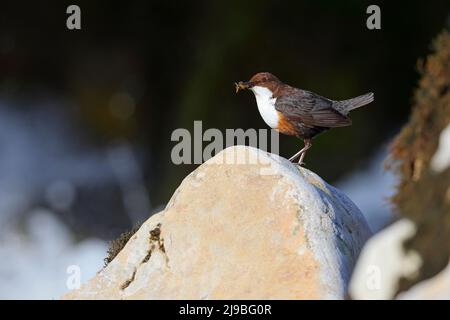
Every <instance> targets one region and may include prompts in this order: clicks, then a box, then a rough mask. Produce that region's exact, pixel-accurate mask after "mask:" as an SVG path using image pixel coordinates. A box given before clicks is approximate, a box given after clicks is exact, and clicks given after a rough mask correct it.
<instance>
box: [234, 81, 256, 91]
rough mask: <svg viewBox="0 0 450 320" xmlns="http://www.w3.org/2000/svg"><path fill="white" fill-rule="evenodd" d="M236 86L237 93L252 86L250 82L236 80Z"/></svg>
mask: <svg viewBox="0 0 450 320" xmlns="http://www.w3.org/2000/svg"><path fill="white" fill-rule="evenodd" d="M234 85H235V87H236V93H238V92H239V90H244V89H250V88H251V87H252V85H251V83H250V82H242V81H239V82H235V83H234Z"/></svg>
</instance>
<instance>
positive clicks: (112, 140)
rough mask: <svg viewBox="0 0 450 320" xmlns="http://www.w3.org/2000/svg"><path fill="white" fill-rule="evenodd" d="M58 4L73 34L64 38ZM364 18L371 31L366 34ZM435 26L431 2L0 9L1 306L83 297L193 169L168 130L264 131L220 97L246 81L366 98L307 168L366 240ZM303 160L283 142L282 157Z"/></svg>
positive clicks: (438, 14)
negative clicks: (357, 214) (72, 294)
mask: <svg viewBox="0 0 450 320" xmlns="http://www.w3.org/2000/svg"><path fill="white" fill-rule="evenodd" d="M70 4H77V5H78V6H80V8H81V26H82V29H81V30H68V29H67V28H66V19H67V17H68V14H66V8H67V7H68V6H69V5H70ZM369 4H378V5H379V6H380V7H381V26H382V29H381V30H368V29H367V28H366V19H367V17H368V14H366V8H367V6H368V5H369ZM449 14H450V4H449V2H448V1H438V0H435V1H427V2H424V1H409V2H405V3H399V2H394V1H391V2H388V1H385V2H381V1H374V2H373V1H371V2H367V1H356V0H349V1H345V2H344V1H332V0H321V1H306V0H303V1H291V2H287V1H276V2H275V1H265V0H258V1H256V0H254V1H235V0H228V1H195V2H193V1H184V2H181V1H120V2H119V1H106V0H97V1H71V2H68V1H39V2H28V1H27V2H25V1H18V0H16V1H10V0H4V1H2V2H1V4H0V298H3V299H5V298H6V299H10V298H33V299H34V298H44V299H47V298H58V297H59V296H60V295H61V294H62V293H63V292H65V291H67V290H68V289H67V286H66V280H67V277H68V274H67V273H66V271H67V267H68V266H70V265H77V266H79V267H80V270H81V280H82V281H83V282H84V281H86V280H87V279H88V278H90V277H91V276H93V275H94V274H95V272H97V271H98V270H99V269H101V267H102V266H103V258H104V257H105V256H106V250H107V243H108V241H109V240H112V239H114V238H116V237H117V236H118V235H119V234H120V233H122V232H124V231H125V230H127V229H130V228H131V227H132V226H133V225H135V224H137V223H139V222H143V221H144V220H146V219H147V218H148V217H149V216H150V215H151V214H152V213H155V212H157V211H159V210H161V209H162V208H164V205H165V204H166V203H167V201H168V200H169V199H170V197H171V195H172V193H173V192H174V190H175V189H176V187H177V186H178V185H179V184H180V182H181V181H182V179H183V178H184V177H185V176H186V174H188V173H189V172H191V171H192V170H193V169H195V166H194V165H179V166H176V165H174V164H172V162H171V160H170V151H171V148H172V147H173V146H174V145H175V144H176V143H175V142H171V140H170V137H171V133H172V131H173V130H175V129H177V128H186V129H188V130H190V131H192V130H193V122H194V120H202V121H203V129H204V130H206V129H207V128H219V129H220V130H225V129H226V128H243V129H248V128H266V125H265V124H264V122H263V120H262V119H261V117H260V116H259V114H258V112H257V108H256V104H255V101H254V98H253V96H252V95H251V94H250V93H243V94H239V95H235V93H234V87H233V82H234V81H238V80H248V79H249V78H250V77H251V76H252V75H253V74H254V73H256V72H260V71H269V72H272V73H274V74H275V75H277V76H278V77H279V78H280V79H282V80H283V81H284V82H286V83H288V84H291V85H293V86H297V87H300V88H303V89H308V90H311V91H314V92H317V93H319V94H321V95H324V96H326V97H329V98H332V99H347V98H350V97H353V96H356V95H359V94H363V93H365V92H368V91H373V92H374V93H375V102H374V103H372V104H370V105H369V106H367V107H365V108H363V109H360V110H358V111H356V112H354V113H353V114H352V119H353V126H352V127H348V128H340V129H335V130H333V132H332V133H331V134H330V133H329V134H324V135H323V136H319V137H318V138H317V139H315V143H314V148H312V149H311V151H310V152H308V156H307V158H306V163H307V166H308V168H310V169H311V170H313V171H315V172H317V173H318V174H319V175H320V176H322V178H324V179H325V180H327V181H328V182H329V183H331V184H334V185H336V186H337V187H339V188H341V189H342V190H343V191H344V192H346V193H347V194H348V195H349V196H350V198H351V199H352V200H353V201H354V202H355V203H356V204H357V205H358V206H359V207H360V209H361V210H362V211H363V213H364V214H365V215H366V217H367V219H368V221H369V224H370V226H371V228H372V229H373V230H374V231H377V230H380V229H381V228H382V227H383V226H385V225H386V224H388V223H389V221H390V219H391V218H392V213H391V212H390V208H389V204H388V201H387V200H386V199H387V197H388V196H389V195H390V194H391V193H392V188H393V185H394V184H395V179H394V177H393V176H392V174H391V173H389V172H385V171H384V169H383V161H384V159H385V157H386V154H387V151H386V150H387V149H386V148H387V146H388V144H389V142H390V139H391V138H392V137H393V136H394V135H395V134H396V133H397V132H398V131H399V128H400V127H401V125H402V124H403V123H405V122H406V121H407V119H408V116H409V111H410V102H411V94H412V92H413V89H414V88H415V86H416V84H417V80H418V73H417V70H416V65H417V60H418V59H419V58H423V57H425V56H426V55H427V54H428V53H429V48H430V43H431V39H432V38H433V37H434V36H436V35H437V34H438V33H439V32H440V31H441V30H443V29H444V28H446V27H447V28H448V25H449V22H450V18H449V17H450V16H449ZM301 146H302V142H301V141H299V140H297V139H295V138H292V137H281V146H280V153H281V155H284V156H290V155H292V154H293V153H295V152H296V151H297V150H298V149H299V147H301Z"/></svg>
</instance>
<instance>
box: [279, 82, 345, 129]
mask: <svg viewBox="0 0 450 320" xmlns="http://www.w3.org/2000/svg"><path fill="white" fill-rule="evenodd" d="M332 105H333V101H332V100H330V99H327V98H325V97H322V96H319V95H317V94H315V93H313V92H310V91H306V90H299V89H295V90H292V91H291V92H289V93H288V94H285V95H281V96H279V97H277V100H276V102H275V109H276V110H278V111H279V112H281V113H282V114H283V115H284V116H285V117H286V118H287V119H289V120H293V121H299V122H301V123H302V124H304V125H305V126H307V127H314V126H318V127H328V128H333V127H345V126H349V125H351V124H352V121H351V119H350V118H349V117H347V116H344V115H343V114H341V113H339V111H337V110H335V109H333V107H332Z"/></svg>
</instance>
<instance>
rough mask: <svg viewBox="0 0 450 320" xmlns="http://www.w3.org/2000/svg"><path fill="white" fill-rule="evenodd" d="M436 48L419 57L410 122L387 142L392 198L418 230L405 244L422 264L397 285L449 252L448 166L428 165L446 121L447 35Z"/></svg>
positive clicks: (449, 98) (441, 263)
mask: <svg viewBox="0 0 450 320" xmlns="http://www.w3.org/2000/svg"><path fill="white" fill-rule="evenodd" d="M433 49H434V51H435V52H434V53H433V54H431V55H430V56H428V58H427V59H426V62H425V63H423V62H419V71H420V73H421V80H420V82H419V87H418V88H417V89H416V92H415V95H414V106H413V109H412V114H411V117H410V119H409V122H408V123H407V124H406V125H405V126H404V127H403V129H402V131H401V132H400V134H399V135H398V136H397V137H396V139H395V140H394V142H393V144H392V146H391V161H390V166H391V167H392V168H393V169H394V170H395V172H396V173H397V174H398V176H399V178H400V182H399V184H398V186H397V193H396V195H395V196H394V197H393V198H392V202H393V204H394V206H395V208H396V209H397V210H398V211H399V213H400V214H401V215H402V216H404V217H407V218H409V219H411V220H412V221H414V222H415V223H416V225H417V227H418V231H417V234H416V235H415V236H414V237H413V238H412V239H410V240H409V241H407V242H406V243H405V247H406V249H413V250H415V251H417V252H418V253H419V254H420V256H421V257H422V260H423V265H422V267H421V269H420V272H419V274H417V277H415V279H409V280H406V279H404V280H402V281H401V283H400V290H405V289H407V288H409V287H410V286H411V285H412V284H414V283H415V282H418V281H420V280H423V279H426V278H429V277H431V276H433V275H435V274H436V273H437V272H439V271H440V270H442V269H443V268H444V267H445V266H446V265H447V264H448V261H449V260H448V259H449V255H450V168H447V169H445V170H444V171H443V172H440V173H436V172H434V171H433V170H432V169H431V168H430V162H431V159H432V157H433V155H434V154H435V152H436V150H437V147H438V142H439V137H440V133H441V132H442V130H443V129H444V128H446V127H447V126H448V125H449V124H450V91H449V86H450V35H449V33H448V32H447V31H444V32H442V33H441V34H440V35H439V36H438V37H437V38H436V40H435V41H434V43H433Z"/></svg>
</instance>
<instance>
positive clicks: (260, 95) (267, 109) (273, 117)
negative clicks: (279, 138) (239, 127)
mask: <svg viewBox="0 0 450 320" xmlns="http://www.w3.org/2000/svg"><path fill="white" fill-rule="evenodd" d="M251 90H252V91H253V93H254V94H255V98H256V104H257V105H258V110H259V113H260V114H261V117H262V118H263V120H264V122H265V123H267V125H268V126H269V127H271V128H276V127H277V126H278V121H279V120H280V119H279V116H278V112H277V110H275V102H276V101H277V98H273V97H272V91H270V90H269V89H267V88H265V87H260V86H254V87H253V88H251Z"/></svg>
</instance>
